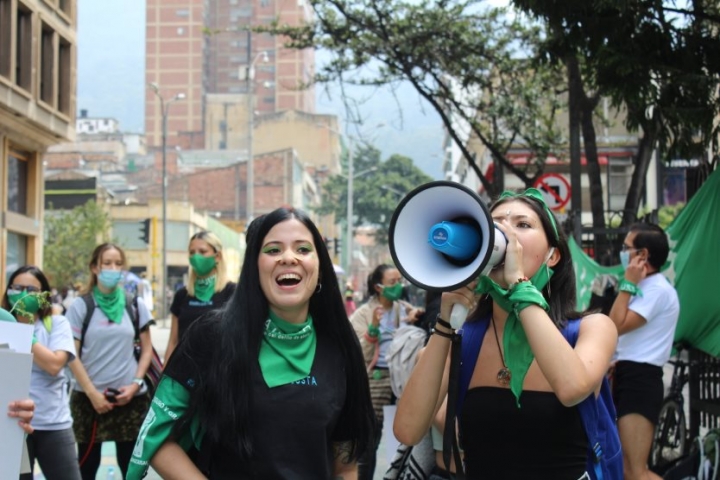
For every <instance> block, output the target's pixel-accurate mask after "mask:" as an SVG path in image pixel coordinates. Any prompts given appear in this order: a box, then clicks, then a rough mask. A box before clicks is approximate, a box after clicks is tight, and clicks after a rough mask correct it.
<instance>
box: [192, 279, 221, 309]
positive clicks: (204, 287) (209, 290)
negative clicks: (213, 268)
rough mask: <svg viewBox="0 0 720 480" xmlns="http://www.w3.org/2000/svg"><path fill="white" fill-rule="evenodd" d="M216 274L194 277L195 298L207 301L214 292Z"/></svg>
mask: <svg viewBox="0 0 720 480" xmlns="http://www.w3.org/2000/svg"><path fill="white" fill-rule="evenodd" d="M216 278H217V277H216V276H215V275H213V276H212V277H207V278H197V279H195V298H197V299H198V300H202V301H203V302H207V301H209V300H210V299H211V298H212V296H213V295H214V294H215V280H216Z"/></svg>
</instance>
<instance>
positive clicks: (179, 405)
mask: <svg viewBox="0 0 720 480" xmlns="http://www.w3.org/2000/svg"><path fill="white" fill-rule="evenodd" d="M255 222H260V223H259V224H257V225H251V227H250V228H249V231H248V239H247V249H246V252H245V261H244V263H243V269H242V272H241V275H240V281H239V283H238V286H237V288H236V290H235V292H234V294H233V296H232V298H231V299H230V301H229V302H228V303H227V304H226V305H225V306H224V308H223V309H222V310H219V311H216V312H214V313H212V314H210V315H209V316H207V317H203V318H202V319H200V320H198V321H197V322H195V323H194V324H193V325H192V326H191V327H190V330H189V331H188V332H187V335H185V336H184V337H183V338H182V339H181V340H180V343H179V344H178V347H177V349H176V351H175V353H173V356H172V357H171V359H170V362H169V363H168V365H167V366H166V368H165V371H164V377H163V379H162V381H161V382H160V385H159V387H158V390H157V392H156V394H155V398H154V400H153V405H152V409H151V411H150V413H149V414H148V416H147V418H146V419H145V424H144V425H143V428H142V429H141V433H140V437H139V438H138V442H137V444H136V448H135V452H134V454H133V459H132V461H131V472H130V476H129V477H128V478H131V479H132V478H141V476H142V474H143V473H144V470H145V469H146V468H147V466H148V464H151V465H152V466H153V468H154V469H155V470H156V471H157V472H158V473H159V474H160V475H161V476H163V477H164V478H180V477H182V478H184V479H192V478H206V477H207V478H213V479H244V478H262V479H280V478H318V479H330V478H333V479H334V478H355V475H356V471H357V459H358V457H359V456H360V455H361V454H362V453H364V451H365V450H367V449H368V448H373V447H374V445H373V438H374V431H373V429H374V424H373V413H372V404H371V402H370V394H369V388H368V381H367V375H366V373H365V366H364V362H363V358H362V353H361V351H360V346H359V344H358V341H357V338H356V336H355V334H354V332H353V330H352V328H351V326H350V323H349V322H348V319H347V315H346V313H345V308H344V305H343V299H342V295H341V294H340V290H339V287H338V282H337V278H336V276H335V272H334V270H333V265H332V261H331V259H330V256H329V254H328V252H327V249H326V247H325V244H324V242H323V239H322V236H321V235H320V232H319V231H318V229H317V227H316V226H315V225H314V224H313V223H312V221H311V220H310V219H309V217H307V215H306V214H304V213H303V212H301V211H299V210H295V209H291V208H279V209H277V210H275V211H273V212H271V213H269V214H267V215H264V216H263V217H261V218H259V219H257V220H256V221H255ZM253 223H254V222H253Z"/></svg>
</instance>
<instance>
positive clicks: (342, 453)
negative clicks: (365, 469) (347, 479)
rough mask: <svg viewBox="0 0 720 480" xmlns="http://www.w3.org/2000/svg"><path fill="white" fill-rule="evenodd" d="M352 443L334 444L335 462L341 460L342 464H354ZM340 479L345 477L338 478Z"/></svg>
mask: <svg viewBox="0 0 720 480" xmlns="http://www.w3.org/2000/svg"><path fill="white" fill-rule="evenodd" d="M352 447H353V445H352V442H336V443H333V453H334V457H335V460H340V462H342V463H344V464H349V463H352V461H353V460H352V458H350V454H351V453H352V449H353V448H352ZM337 478H338V479H341V478H343V477H337Z"/></svg>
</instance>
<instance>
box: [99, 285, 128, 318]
mask: <svg viewBox="0 0 720 480" xmlns="http://www.w3.org/2000/svg"><path fill="white" fill-rule="evenodd" d="M93 297H95V301H96V302H97V304H98V307H100V310H102V312H103V313H104V314H105V316H107V318H108V320H110V321H111V322H113V323H115V324H120V323H121V322H122V317H123V312H124V311H125V291H124V290H123V289H122V288H117V287H115V288H114V289H113V291H112V292H110V293H103V292H101V291H100V289H99V288H98V287H97V286H95V287H93Z"/></svg>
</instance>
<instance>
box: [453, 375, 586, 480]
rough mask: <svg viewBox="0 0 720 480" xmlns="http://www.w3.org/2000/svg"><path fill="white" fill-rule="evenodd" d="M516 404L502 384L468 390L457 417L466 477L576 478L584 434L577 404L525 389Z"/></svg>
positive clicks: (581, 461)
mask: <svg viewBox="0 0 720 480" xmlns="http://www.w3.org/2000/svg"><path fill="white" fill-rule="evenodd" d="M520 400H521V404H520V405H521V408H518V407H517V405H516V402H515V396H514V395H513V394H512V392H511V391H510V390H509V389H507V388H496V387H476V388H472V389H470V390H468V393H467V395H466V397H465V403H464V404H463V409H462V412H461V416H460V429H461V430H460V431H461V432H462V448H463V450H464V452H465V455H464V457H465V465H466V469H467V478H468V480H473V479H493V480H503V479H507V480H520V479H523V480H524V479H532V480H544V479H547V480H576V479H578V478H579V477H580V476H581V475H582V474H583V473H584V472H585V466H586V459H587V437H586V435H585V429H584V428H583V425H582V420H581V419H580V414H579V413H578V410H577V408H574V407H573V408H567V407H565V406H563V405H562V403H560V401H559V400H558V399H557V397H556V396H555V394H554V393H552V392H537V391H527V390H524V391H523V392H522V395H521V397H520Z"/></svg>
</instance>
